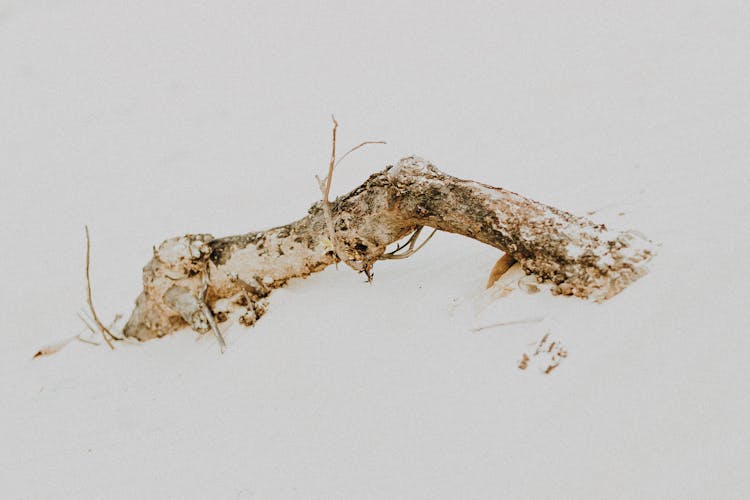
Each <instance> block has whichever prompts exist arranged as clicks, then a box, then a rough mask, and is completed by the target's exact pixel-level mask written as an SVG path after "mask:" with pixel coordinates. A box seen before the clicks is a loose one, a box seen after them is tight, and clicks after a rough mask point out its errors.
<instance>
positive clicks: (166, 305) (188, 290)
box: [124, 157, 652, 340]
mask: <svg viewBox="0 0 750 500" xmlns="http://www.w3.org/2000/svg"><path fill="white" fill-rule="evenodd" d="M331 216H332V221H333V224H334V229H335V239H336V241H335V242H331V241H330V240H329V235H330V232H329V231H328V228H327V226H326V218H325V216H324V211H323V206H322V203H321V202H318V203H315V204H314V205H313V206H312V207H310V209H309V211H308V214H307V216H305V217H303V218H302V219H300V220H298V221H296V222H292V223H291V224H287V225H285V226H280V227H276V228H273V229H269V230H266V231H260V232H254V233H248V234H243V235H239V236H228V237H224V238H214V237H213V236H211V235H208V234H194V235H185V236H181V237H178V238H172V239H169V240H166V241H165V242H163V243H162V244H161V245H160V246H159V248H158V249H154V257H153V259H152V260H151V261H150V262H149V263H148V264H147V265H146V266H145V268H144V270H143V292H142V293H141V295H140V296H139V297H138V299H137V300H136V307H135V310H134V311H133V313H132V315H131V317H130V319H129V320H128V322H127V324H126V325H125V328H124V334H125V335H126V336H127V337H134V338H137V339H139V340H147V339H151V338H154V337H161V336H163V335H167V334H169V333H172V332H174V331H175V330H178V329H180V328H183V327H185V326H190V327H191V328H192V329H193V330H195V331H197V332H201V333H203V332H206V331H208V330H209V326H208V323H209V322H208V321H207V318H206V317H205V314H204V312H202V311H207V312H209V313H212V314H213V316H214V317H215V319H216V320H217V321H218V322H222V321H225V320H226V319H227V318H228V317H229V316H230V315H232V314H235V313H236V314H239V317H240V322H241V323H242V324H245V325H252V324H253V323H254V322H255V321H256V320H257V319H258V318H259V317H260V316H262V315H263V313H264V312H265V310H266V307H267V302H266V299H265V297H267V296H268V295H269V293H270V292H271V291H272V290H273V289H275V288H278V287H280V286H283V285H284V284H285V283H286V282H287V281H288V280H290V279H292V278H298V277H306V276H308V275H310V274H312V273H314V272H317V271H320V270H322V269H324V268H325V267H327V266H328V265H330V264H333V263H335V262H337V261H339V257H340V258H341V259H343V260H345V261H346V263H347V264H349V265H351V266H352V267H355V268H356V269H360V270H362V271H363V272H366V273H368V275H369V272H370V270H371V269H372V266H373V264H374V263H375V262H377V261H378V260H380V259H381V258H382V257H383V256H384V254H385V252H386V247H387V246H388V245H389V244H391V243H394V242H396V241H398V240H399V239H401V238H403V237H404V236H406V235H408V234H409V233H411V232H413V231H415V230H416V229H418V228H420V227H422V226H429V227H433V228H436V229H438V230H441V231H447V232H451V233H457V234H461V235H464V236H468V237H470V238H473V239H476V240H478V241H481V242H483V243H486V244H488V245H491V246H493V247H495V248H498V249H500V250H502V251H504V252H506V254H508V255H509V258H512V259H514V260H516V261H518V262H519V263H520V264H521V265H522V266H523V268H524V269H525V270H526V272H527V273H529V274H531V273H533V274H535V275H537V276H538V277H540V278H542V279H544V280H549V281H551V282H553V283H554V286H553V289H552V291H553V293H556V294H560V293H561V294H565V295H576V296H578V297H583V298H588V297H590V298H593V299H595V300H597V301H601V300H606V299H608V298H610V297H612V296H614V295H616V294H617V293H619V292H620V291H622V290H623V289H624V288H626V287H627V286H628V285H629V284H630V283H632V282H633V281H635V280H637V279H638V278H639V277H641V276H643V275H644V274H646V272H647V268H646V263H647V262H648V261H649V260H650V258H651V257H652V249H651V248H652V247H651V244H650V243H649V242H648V241H647V240H645V239H643V238H642V237H640V236H638V235H636V234H634V233H631V232H616V231H610V230H608V229H607V228H606V227H605V226H604V225H603V224H596V223H594V222H591V221H589V220H588V219H585V218H583V217H577V216H575V215H572V214H570V213H568V212H564V211H562V210H558V209H556V208H553V207H550V206H547V205H544V204H541V203H538V202H536V201H533V200H530V199H528V198H524V197H523V196H520V195H518V194H516V193H513V192H510V191H507V190H505V189H502V188H497V187H492V186H488V185H485V184H481V183H478V182H474V181H469V180H462V179H458V178H455V177H451V176H449V175H446V174H444V173H442V172H440V171H439V170H438V169H437V168H435V167H434V166H433V165H431V164H430V163H428V162H426V161H425V160H423V159H421V158H416V157H409V158H404V159H403V160H401V161H400V162H399V163H398V165H396V166H395V167H393V166H389V167H386V168H385V170H383V171H381V172H378V173H375V174H373V175H371V176H370V177H369V178H368V179H367V180H366V181H365V182H364V183H363V184H362V185H361V186H359V187H358V188H356V189H354V190H353V191H352V192H350V193H348V194H346V195H343V196H340V197H339V198H337V199H336V200H335V201H333V202H331ZM334 245H335V248H336V249H337V250H338V255H336V253H335V252H334V251H333V248H334ZM206 283H207V284H208V288H207V290H205V302H206V304H207V305H208V308H204V309H201V303H200V301H199V300H198V298H199V297H201V292H202V291H203V287H204V286H205V284H206Z"/></svg>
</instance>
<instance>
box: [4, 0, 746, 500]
mask: <svg viewBox="0 0 750 500" xmlns="http://www.w3.org/2000/svg"><path fill="white" fill-rule="evenodd" d="M405 3H406V2H401V3H400V4H399V3H394V4H389V3H384V2H366V3H364V2H339V3H334V2H292V3H287V2H262V3H261V2H228V1H226V2H225V1H212V2H187V1H179V2H177V1H175V2H166V1H159V2H154V1H148V2H135V1H130V2H114V1H111V2H101V1H89V2H84V1H65V0H57V1H35V0H26V1H23V2H13V1H10V2H9V1H2V0H0V172H1V177H0V229H1V230H2V231H1V232H0V234H1V235H2V236H1V238H2V240H1V241H2V249H3V258H2V259H0V277H2V286H0V308H1V310H2V315H0V339H2V342H0V402H2V409H1V410H0V496H2V497H3V498H53V497H54V498H262V499H267V498H410V499H413V498H576V499H578V498H597V499H598V498H742V497H743V496H745V495H747V490H748V487H750V479H748V475H747V471H748V470H749V469H750V458H749V456H750V432H749V431H748V427H747V420H748V418H750V399H749V398H748V393H749V392H750V368H748V365H747V363H748V352H750V338H749V337H748V314H747V311H748V306H750V301H749V299H748V297H749V296H750V294H748V292H747V280H746V274H747V272H748V270H750V269H749V267H748V265H747V256H748V253H749V251H750V235H749V232H748V224H747V221H746V214H747V213H748V208H749V207H748V201H747V196H746V192H747V189H748V184H749V182H748V180H749V177H750V175H749V174H748V170H749V169H748V157H749V153H750V142H749V141H748V137H749V134H748V132H749V131H750V126H749V125H750V123H749V119H748V117H749V116H750V71H749V70H748V60H750V50H749V49H748V47H750V30H748V26H749V25H750V8H749V7H748V5H747V3H746V2H728V1H714V2H690V1H683V2H599V1H597V2H551V1H549V2H486V3H480V2H466V1H465V2H414V1H412V2H409V5H408V6H407V5H404V4H405ZM331 113H335V114H336V116H337V118H338V119H339V121H340V122H341V124H342V128H341V145H342V147H343V146H347V145H353V144H355V143H357V142H359V141H361V140H365V139H385V140H387V141H388V145H387V146H373V147H371V148H369V149H367V150H365V151H362V152H359V153H357V154H356V155H355V156H354V157H352V158H351V160H349V161H348V162H347V163H346V164H345V165H344V166H343V167H342V168H341V170H340V171H339V173H338V174H337V176H336V179H335V183H334V184H335V185H334V190H335V191H336V192H337V193H341V192H345V191H346V190H348V189H350V188H351V187H353V186H355V185H357V184H359V183H360V182H361V181H362V179H364V178H365V177H366V176H367V175H368V174H369V173H371V172H373V171H375V170H378V169H380V168H382V167H383V166H384V165H386V164H389V163H393V162H395V161H397V160H398V158H400V157H402V156H406V155H409V154H418V155H421V156H424V157H426V158H428V159H429V160H431V161H433V162H434V163H435V164H436V165H438V166H439V167H440V168H442V169H443V170H445V171H446V172H449V173H453V174H455V175H458V176H460V177H466V178H473V179H477V180H480V181H483V182H487V183H490V184H495V185H501V186H504V187H507V188H510V189H512V190H514V191H517V192H520V193H523V194H526V195H528V196H531V197H533V198H536V199H539V200H541V201H545V202H547V203H550V204H553V205H557V206H559V207H561V208H565V209H568V210H571V211H573V212H577V213H583V212H585V211H587V210H593V209H600V212H599V213H598V214H597V215H596V216H595V217H594V218H595V219H596V220H600V221H603V222H606V223H607V224H609V225H610V226H612V227H614V228H635V229H638V230H641V231H643V232H644V233H645V234H646V235H648V236H649V237H651V238H652V239H654V240H655V241H657V242H659V243H661V244H662V246H661V248H660V250H659V251H660V254H659V257H658V258H657V259H656V260H655V261H654V265H653V272H652V274H651V275H649V276H648V277H647V278H645V279H643V280H642V281H640V282H638V283H637V284H636V285H634V286H633V287H631V288H629V289H628V290H627V291H626V292H625V293H623V294H622V295H621V296H619V297H617V298H616V299H614V300H612V301H611V302H609V303H607V304H605V305H594V304H587V303H584V302H581V301H578V300H575V299H563V298H555V297H551V296H549V295H547V294H539V295H534V296H529V295H524V294H522V293H521V292H516V293H514V294H512V295H511V296H510V297H508V298H507V299H504V300H501V301H498V302H496V303H494V304H492V305H491V306H490V307H489V308H488V309H485V310H484V311H482V312H481V313H478V312H477V306H476V304H477V303H478V299H477V296H478V294H479V293H480V292H481V290H482V285H483V284H484V280H485V279H486V275H487V273H488V271H489V269H490V267H491V266H492V263H493V262H494V260H495V259H496V258H497V257H498V252H497V251H495V250H493V249H491V248H489V247H485V246H483V245H481V244H479V243H476V242H472V241H470V240H468V239H466V240H465V239H462V238H457V237H453V236H451V235H446V234H438V235H437V236H436V237H435V238H434V239H433V240H432V242H431V243H430V245H428V247H427V248H426V249H425V250H424V251H423V252H421V253H420V254H419V255H417V256H416V257H414V258H413V259H409V260H407V261H399V262H392V263H390V262H389V263H382V264H379V265H378V266H377V267H376V269H375V274H376V276H375V280H376V281H375V283H374V284H373V285H372V286H368V285H366V284H363V283H362V279H361V277H359V276H356V275H355V274H354V273H352V272H351V271H350V270H348V269H346V268H342V269H340V270H339V271H338V272H337V271H336V270H334V269H329V270H327V271H326V272H324V273H321V274H320V275H317V276H314V277H312V278H310V279H308V280H305V281H299V282H294V283H291V284H290V285H289V287H288V288H286V289H284V290H281V291H279V292H277V293H275V294H274V295H273V296H272V300H271V309H270V311H269V313H268V315H267V316H265V317H264V318H263V319H262V320H261V321H260V322H259V324H258V325H257V326H256V327H255V328H253V329H244V328H242V327H240V326H239V325H234V326H233V327H232V328H230V330H229V331H228V332H227V336H228V340H229V343H230V345H231V347H230V350H229V351H228V352H227V354H225V355H224V356H219V354H218V352H217V348H216V345H215V343H214V341H213V340H212V339H210V338H205V339H202V340H201V341H200V342H197V343H196V342H194V340H193V339H194V335H193V334H192V333H189V332H184V333H181V334H178V335H175V336H172V337H171V338H168V339H164V340H162V341H154V342H150V343H148V344H146V345H143V346H138V347H129V346H126V347H124V348H122V349H118V350H117V351H115V352H109V351H108V350H106V349H105V348H103V347H100V348H94V347H91V346H88V345H84V344H80V343H78V344H72V345H71V346H69V347H68V348H67V349H65V350H64V351H62V352H60V353H58V354H56V355H55V356H52V357H49V358H45V359H39V360H34V361H31V360H30V357H31V355H32V354H33V353H34V352H35V351H36V349H38V348H39V347H40V346H41V345H44V344H47V343H50V342H54V341H56V340H60V339H62V338H65V337H68V336H70V335H73V334H75V333H77V332H79V331H81V325H80V323H79V321H78V320H77V318H76V316H75V313H76V311H78V310H80V309H81V308H82V306H83V304H84V291H85V288H84V284H85V282H84V279H83V266H84V260H83V259H84V239H83V225H84V224H89V225H90V227H91V230H92V236H93V268H92V273H93V284H94V292H95V300H96V303H97V304H98V306H99V312H100V314H101V315H102V316H104V317H106V318H110V317H112V316H113V315H114V314H115V313H117V312H122V313H128V312H129V311H130V307H131V304H132V301H133V300H134V298H135V296H136V295H137V293H138V290H139V281H140V269H141V266H142V265H143V264H144V263H145V262H146V261H147V260H148V259H149V258H150V254H151V245H153V244H156V243H159V242H160V241H162V240H163V239H165V238H166V237H169V236H173V235H179V234H183V233H185V232H211V233H213V234H215V235H225V234H235V233H241V232H245V231H249V230H254V229H262V228H264V227H269V226H271V225H276V224H280V223H286V222H289V221H291V220H293V219H295V218H297V217H299V216H301V215H303V214H304V212H305V210H306V208H307V206H308V205H309V204H310V203H311V202H312V201H314V200H315V199H316V198H317V197H318V195H319V193H318V192H317V188H316V186H315V183H314V181H313V176H314V175H315V174H316V173H321V172H323V170H324V169H325V165H326V161H327V155H328V150H329V134H330V121H329V120H330V118H329V116H330V114H331ZM620 212H624V215H618V214H619V213H620ZM529 317H543V318H545V321H544V323H541V324H530V325H522V326H516V327H512V328H510V327H509V328H501V329H495V330H485V331H483V332H481V333H471V332H470V331H469V329H470V328H471V327H472V326H476V325H480V324H484V323H488V322H496V321H509V320H516V319H523V318H529ZM547 329H550V330H551V331H552V332H553V334H554V335H556V336H558V337H559V338H561V339H562V340H563V342H565V343H566V345H567V346H568V348H569V351H570V357H569V358H568V359H567V360H566V361H565V363H563V364H562V365H561V366H560V367H559V368H558V369H557V370H556V371H555V372H553V374H552V375H550V376H544V375H542V374H540V373H537V372H535V371H520V370H518V369H517V368H516V362H517V360H518V359H519V358H520V356H521V353H522V352H524V351H527V350H528V349H529V347H528V343H530V342H534V341H535V340H537V339H538V338H539V337H540V336H541V335H542V334H543V333H544V332H545V331H546V330H547Z"/></svg>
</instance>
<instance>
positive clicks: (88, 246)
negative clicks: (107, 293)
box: [84, 226, 115, 350]
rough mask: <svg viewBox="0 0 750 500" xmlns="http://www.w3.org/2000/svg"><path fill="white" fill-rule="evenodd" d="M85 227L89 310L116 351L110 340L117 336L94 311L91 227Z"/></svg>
mask: <svg viewBox="0 0 750 500" xmlns="http://www.w3.org/2000/svg"><path fill="white" fill-rule="evenodd" d="M84 227H85V228H86V299H87V302H88V304H89V309H90V310H91V316H92V317H93V319H94V322H95V323H96V326H97V327H99V332H100V333H101V334H102V337H104V341H105V342H106V343H107V345H108V346H109V348H110V349H113V350H114V348H115V346H114V345H113V344H112V340H110V339H114V338H115V336H114V335H112V332H110V331H109V329H108V328H107V327H106V326H104V323H102V322H101V320H99V316H98V315H97V314H96V309H94V302H93V300H92V299H91V276H90V271H89V269H90V268H91V238H89V227H88V226H84Z"/></svg>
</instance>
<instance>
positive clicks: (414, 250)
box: [380, 226, 437, 260]
mask: <svg viewBox="0 0 750 500" xmlns="http://www.w3.org/2000/svg"><path fill="white" fill-rule="evenodd" d="M421 231H422V227H421V226H420V227H419V228H418V229H417V230H416V231H414V233H413V234H412V235H411V237H410V238H409V239H408V240H407V241H406V243H404V244H403V245H402V246H400V247H397V248H396V249H395V250H394V251H392V252H389V253H385V254H383V255H381V256H380V259H381V260H393V259H406V258H407V257H411V256H412V255H414V254H415V253H417V252H419V251H420V250H421V249H422V248H423V247H424V246H425V245H426V244H427V242H428V241H430V238H432V237H433V236H435V233H437V229H433V230H432V232H431V233H430V234H429V235H428V236H427V238H425V240H424V241H423V242H422V243H420V244H419V246H417V247H414V245H415V244H416V243H417V238H418V236H419V233H420V232H421ZM407 244H408V245H409V249H408V250H406V252H403V253H397V252H398V251H399V250H402V249H403V248H404V247H405V246H406V245H407Z"/></svg>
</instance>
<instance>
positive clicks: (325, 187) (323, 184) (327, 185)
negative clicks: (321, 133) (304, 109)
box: [315, 115, 385, 281]
mask: <svg viewBox="0 0 750 500" xmlns="http://www.w3.org/2000/svg"><path fill="white" fill-rule="evenodd" d="M331 119H332V120H333V130H332V132H331V160H330V162H329V163H328V175H326V176H325V178H323V179H322V180H321V179H320V177H319V176H317V175H316V176H315V179H316V180H317V181H318V187H319V188H320V192H321V194H322V195H323V201H322V204H323V217H324V218H325V220H326V227H327V228H328V239H329V240H330V242H331V248H332V249H333V253H334V254H335V255H336V257H338V259H339V260H340V261H341V262H343V263H344V264H346V265H347V266H349V267H351V268H352V269H354V270H355V271H365V273H366V274H367V278H368V281H370V279H371V276H370V274H369V272H368V271H367V269H362V268H360V267H358V266H356V265H355V264H354V263H353V262H350V261H349V260H348V259H345V258H344V256H342V255H341V252H339V247H338V243H337V241H336V229H335V228H334V225H333V215H332V213H331V202H330V200H329V197H330V195H331V182H333V171H334V169H335V168H336V166H337V165H338V164H339V163H341V161H342V160H343V159H344V158H346V157H347V156H349V154H350V153H353V152H354V151H356V150H358V149H359V148H361V147H363V146H366V145H368V144H385V141H364V142H361V143H359V144H357V145H356V146H354V147H353V148H351V149H350V150H349V151H347V152H346V153H344V155H343V156H342V157H341V158H339V159H338V160H336V131H337V130H338V128H339V122H337V121H336V117H335V116H333V115H331Z"/></svg>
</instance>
